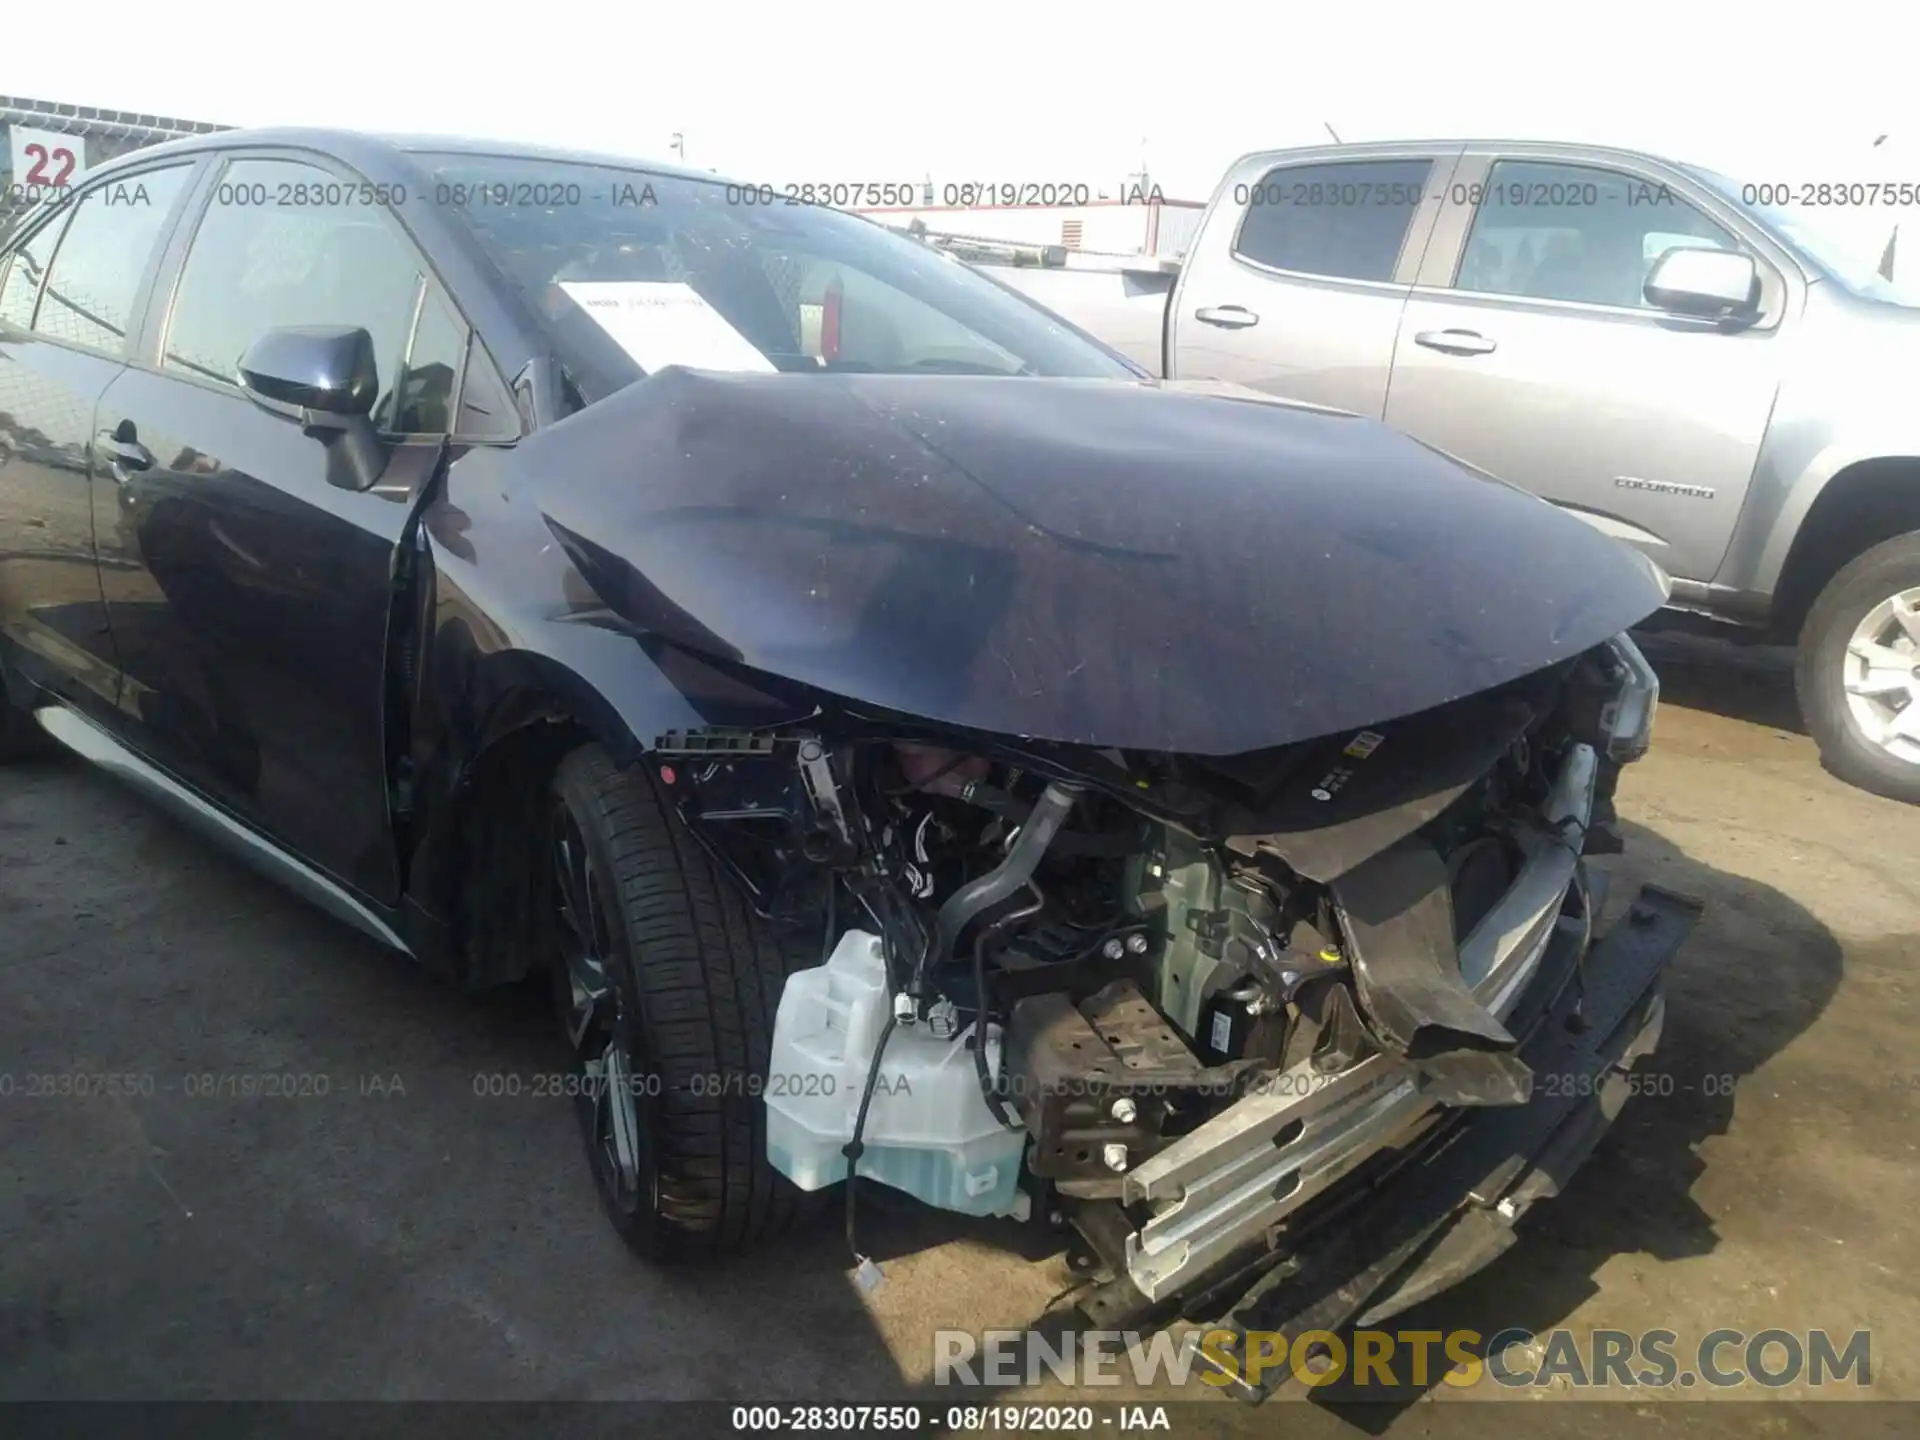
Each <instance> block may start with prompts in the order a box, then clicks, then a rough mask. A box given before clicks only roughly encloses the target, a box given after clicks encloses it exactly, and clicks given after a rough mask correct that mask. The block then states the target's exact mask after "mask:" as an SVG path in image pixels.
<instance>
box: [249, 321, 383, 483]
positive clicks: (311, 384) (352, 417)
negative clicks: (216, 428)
mask: <svg viewBox="0 0 1920 1440" xmlns="http://www.w3.org/2000/svg"><path fill="white" fill-rule="evenodd" d="M240 383H241V385H242V387H243V388H244V389H245V390H246V392H247V396H248V398H249V399H251V400H252V401H253V402H254V403H255V404H257V405H260V406H262V407H263V408H265V409H267V410H271V411H273V412H274V413H275V414H276V415H284V416H286V417H287V418H288V419H290V420H295V421H298V422H299V425H300V428H301V430H302V431H304V432H305V433H306V434H308V435H310V436H312V437H313V438H314V439H316V440H318V441H320V442H321V444H323V445H324V446H326V449H327V483H328V484H330V485H337V486H339V487H340V488H341V489H342V490H367V489H371V488H372V487H373V486H374V485H375V484H377V483H378V482H379V479H380V476H381V474H382V472H384V471H385V470H386V468H387V448H386V446H385V445H383V444H382V443H381V442H380V438H379V436H378V435H376V434H375V433H374V429H373V422H372V421H371V420H370V419H369V418H368V416H369V415H370V414H371V413H372V410H373V405H374V400H375V399H376V398H377V397H378V395H379V393H380V371H379V365H378V363H377V362H376V360H375V358H374V353H373V337H372V336H371V335H369V334H368V333H367V332H366V331H365V330H362V329H359V328H357V327H347V326H342V325H289V326H283V327H282V328H280V329H278V330H269V331H267V333H266V334H264V335H262V336H261V337H260V338H259V339H258V340H256V341H254V342H253V344H251V345H249V346H248V347H247V353H246V354H245V355H243V356H241V358H240Z"/></svg>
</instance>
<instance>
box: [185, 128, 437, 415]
mask: <svg viewBox="0 0 1920 1440" xmlns="http://www.w3.org/2000/svg"><path fill="white" fill-rule="evenodd" d="M293 187H300V188H299V189H298V190H297V191H296V190H295V189H294V188H293ZM292 193H300V194H314V193H318V194H319V195H321V196H322V197H323V198H324V197H326V196H329V195H338V196H339V197H340V203H338V204H334V205H318V204H315V205H276V204H274V203H273V201H274V199H275V197H276V196H279V195H282V194H292ZM354 193H355V187H353V186H350V185H342V184H341V183H340V182H339V181H338V180H337V179H336V178H335V177H334V176H332V175H330V174H328V173H327V172H326V171H324V170H320V169H317V168H315V167H314V166H311V165H304V164H301V163H299V162H297V161H291V160H236V161H234V162H233V163H232V164H231V165H229V166H228V167H227V169H226V171H225V172H224V173H223V174H222V175H221V177H220V181H219V183H218V184H217V185H216V186H215V187H214V191H213V194H212V196H211V197H210V198H209V200H208V202H207V209H206V213H205V214H204V215H203V216H202V217H201V220H200V225H199V228H198V229H197V230H196V231H195V232H194V237H193V244H192V246H191V247H190V248H189V249H188V251H187V260H186V264H185V266H184V267H183V268H182V270H181V273H180V283H179V286H178V288H177V289H176V290H175V292H174V297H173V314H172V318H171V319H170V320H169V322H168V325H167V339H166V344H165V346H164V347H163V351H162V355H163V359H162V363H163V364H164V365H165V366H166V367H167V368H168V369H174V370H184V371H189V372H191V373H193V374H197V375H202V376H205V377H206V378H208V379H212V380H218V381H220V382H221V383H222V384H227V385H234V384H237V383H238V377H239V365H240V357H241V356H242V355H244V354H245V353H246V352H247V348H248V347H249V346H250V345H252V344H253V342H254V341H255V340H257V339H259V338H260V337H261V336H262V335H264V334H265V333H266V332H267V331H269V330H274V329H278V328H280V327H282V326H288V325H351V326H358V327H359V328H361V329H364V330H366V331H367V332H368V333H369V334H370V335H372V337H373V346H374V356H375V358H376V361H377V363H378V365H379V374H380V393H379V398H378V399H377V400H376V401H375V402H374V418H375V423H376V424H379V423H381V421H383V420H385V421H387V422H388V424H389V425H390V424H391V420H392V417H394V415H395V411H396V406H397V405H398V404H399V403H401V402H402V401H404V403H405V405H406V406H407V407H408V408H409V409H411V410H413V411H414V412H415V413H417V414H420V415H426V414H429V413H431V412H433V411H434V410H435V408H436V407H437V408H438V410H439V411H440V412H442V413H444V411H445V408H446V397H445V396H444V395H442V394H439V393H438V392H437V390H436V387H435V383H434V382H432V381H429V380H423V382H422V384H421V385H420V386H419V387H417V388H416V389H415V391H414V392H413V393H411V394H410V395H407V396H398V395H396V386H395V381H396V380H397V378H398V377H399V375H400V372H401V368H402V365H403V362H404V360H405V356H406V353H407V342H408V339H409V337H410V336H411V335H412V333H413V322H414V314H415V310H416V308H417V305H418V298H419V289H420V284H421V276H420V271H419V267H418V265H417V264H416V263H415V261H414V258H413V253H412V251H411V249H410V248H409V247H408V246H407V244H406V243H405V242H404V241H403V240H402V239H401V237H400V236H399V235H398V234H397V233H396V232H395V230H394V227H393V223H392V222H391V221H390V220H388V219H387V218H386V216H384V215H383V214H382V213H380V211H378V210H376V209H373V208H371V207H368V206H364V205H355V204H353V203H351V202H352V199H353V196H354ZM448 388H450V387H448Z"/></svg>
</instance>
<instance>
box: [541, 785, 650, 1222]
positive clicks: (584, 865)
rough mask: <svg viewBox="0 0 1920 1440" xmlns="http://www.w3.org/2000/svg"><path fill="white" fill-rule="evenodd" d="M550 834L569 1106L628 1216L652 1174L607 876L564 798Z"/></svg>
mask: <svg viewBox="0 0 1920 1440" xmlns="http://www.w3.org/2000/svg"><path fill="white" fill-rule="evenodd" d="M553 831H554V833H553V847H552V848H553V867H554V895H555V909H556V911H557V919H558V921H559V923H558V925H557V926H556V930H557V933H558V937H559V947H560V962H561V963H560V966H559V968H558V974H557V976H556V980H557V985H558V990H559V994H558V999H559V1003H560V1009H561V1019H562V1021H563V1023H564V1025H565V1027H566V1033H567V1041H568V1043H569V1044H570V1045H571V1046H572V1047H573V1052H574V1058H575V1060H576V1061H577V1063H578V1064H579V1066H580V1074H579V1076H578V1077H577V1078H578V1080H579V1088H578V1090H577V1091H576V1093H575V1095H574V1104H575V1106H576V1108H577V1110H578V1112H579V1116H580V1122H581V1125H582V1127H583V1128H584V1129H585V1131H586V1134H587V1137H588V1148H589V1150H590V1151H591V1153H592V1157H593V1165H594V1170H595V1173H596V1176H597V1178H598V1179H599V1181H600V1184H601V1186H602V1188H603V1189H604V1190H605V1192H606V1194H607V1197H608V1199H609V1200H610V1201H611V1202H612V1203H613V1204H614V1205H615V1206H617V1207H618V1208H619V1209H620V1210H621V1211H623V1212H628V1213H630V1212H631V1211H633V1210H634V1209H635V1208H636V1207H637V1206H639V1205H640V1204H642V1203H651V1200H652V1198H653V1196H652V1189H653V1183H654V1177H653V1166H652V1164H651V1159H652V1157H651V1156H650V1155H649V1154H648V1151H647V1142H646V1131H645V1128H644V1126H643V1125H642V1124H641V1117H640V1109H639V1099H638V1096H639V1094H640V1091H641V1089H642V1088H643V1087H642V1085H641V1083H640V1077H636V1076H635V1075H634V1073H633V1066H632V1062H631V1059H630V1056H631V1055H632V1053H633V1052H632V1048H631V1046H632V1042H633V1038H634V1024H633V1021H634V1018H635V1017H634V1016H633V1015H632V1014H631V1011H630V1007H629V1006H628V1004H627V1003H626V1001H625V999H624V998H623V996H622V993H621V987H620V985H619V982H618V981H617V979H616V978H615V976H614V971H613V954H614V948H613V938H612V931H611V927H610V922H609V910H608V906H607V904H606V900H605V893H606V886H607V883H608V877H606V876H603V875H602V874H601V873H600V870H599V867H598V866H597V865H596V864H595V863H594V859H593V852H592V851H591V850H590V849H589V848H588V846H587V842H586V837H585V836H584V835H583V834H582V833H581V830H580V824H579V821H577V820H576V819H575V818H574V816H573V812H572V810H571V809H569V808H568V807H567V805H565V804H564V803H561V804H559V805H557V806H556V807H555V815H554V827H553Z"/></svg>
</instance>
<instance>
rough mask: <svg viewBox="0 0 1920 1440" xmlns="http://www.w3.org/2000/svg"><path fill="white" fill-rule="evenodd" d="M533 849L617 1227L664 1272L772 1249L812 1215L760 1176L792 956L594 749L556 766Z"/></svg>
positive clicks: (577, 1068)
mask: <svg viewBox="0 0 1920 1440" xmlns="http://www.w3.org/2000/svg"><path fill="white" fill-rule="evenodd" d="M547 832H548V833H547V840H546V853H547V857H548V860H547V867H548V871H549V872H550V874H551V876H552V882H551V884H550V886H549V903H548V913H549V914H550V915H551V916H553V925H554V935H555V946H554V948H555V951H556V953H555V955H554V991H555V999H556V1002H557V1004H558V1007H559V1009H560V1016H561V1025H562V1032H563V1034H564V1035H565V1036H566V1039H567V1042H568V1044H569V1046H570V1047H571V1050H572V1053H573V1062H574V1081H575V1084H574V1087H573V1088H574V1089H575V1090H576V1091H577V1093H576V1094H575V1097H574V1104H575V1109H576V1111H577V1113H578V1115H579V1119H580V1123H581V1129H582V1134H583V1137H584V1139H585V1140H586V1144H587V1152H588V1158H589V1160H590V1162H591V1164H592V1167H593V1177H594V1185H595V1187H596V1189H597V1190H598V1191H599V1193H600V1200H601V1204H602V1207H603V1208H604V1209H605V1210H606V1212H607V1215H608V1217H609V1218H610V1219H611V1220H612V1221H613V1224H614V1228H615V1229H617V1230H618V1231H619V1232H620V1234H621V1237H622V1238H623V1239H625V1240H626V1242H627V1243H628V1245H630V1246H631V1247H632V1248H633V1249H634V1250H635V1251H637V1252H638V1253H639V1254H641V1255H643V1256H645V1257H647V1258H648V1259H652V1260H666V1261H687V1260H701V1259H707V1258H711V1257H715V1256H719V1255H723V1254H727V1253H730V1252H733V1251H737V1250H740V1249H743V1248H745V1247H747V1246H749V1245H751V1244H753V1243H755V1242H756V1241H760V1240H764V1239H767V1238H769V1237H771V1236H773V1235H775V1234H778V1233H780V1232H781V1231H783V1230H785V1229H786V1228H787V1227H788V1226H790V1225H791V1224H792V1223H793V1221H794V1220H795V1219H796V1218H798V1217H799V1216H800V1215H801V1213H802V1212H803V1211H805V1210H808V1209H811V1208H812V1207H810V1206H807V1205H806V1204H805V1203H804V1202H805V1200H806V1197H805V1196H804V1195H803V1194H802V1192H801V1191H800V1190H799V1189H797V1188H796V1187H795V1186H794V1185H793V1184H792V1182H790V1181H789V1180H787V1178H786V1177H785V1176H783V1175H781V1174H780V1173H779V1172H778V1171H776V1170H775V1169H774V1168H773V1167H772V1166H771V1165H770V1164H769V1163H768V1162H767V1137H766V1108H765V1102H764V1100H763V1099H762V1098H761V1087H762V1083H763V1082H764V1080H765V1078H766V1075H767V1069H768V1063H769V1058H770V1051H771V1047H772V1040H773V1020H774V1014H775V1011H776V1010H777V1009H778V1007H779V1003H780V992H781V990H782V988H783V987H784V985H785V983H786V977H787V975H788V974H789V973H790V972H791V971H792V970H793V969H797V968H800V967H799V964H796V963H794V962H795V961H797V960H800V955H799V954H798V953H797V950H798V947H796V946H794V945H790V944H784V943H783V937H782V935H781V934H780V932H778V931H777V930H776V929H775V928H774V927H773V926H771V925H770V924H768V923H767V922H766V921H764V920H762V919H761V918H760V917H759V916H757V915H756V914H754V913H753V911H752V910H751V909H750V908H749V907H748V905H747V904H746V901H745V899H744V897H743V896H742V895H741V894H740V893H739V891H738V889H737V888H736V887H735V885H734V884H733V883H732V882H731V881H730V880H729V879H727V877H725V876H724V875H722V874H721V873H720V872H719V871H718V869H717V868H716V866H715V864H714V862H713V861H712V859H711V858H710V857H709V856H708V854H707V852H706V850H705V849H703V848H702V847H701V846H700V844H699V843H698V842H697V841H696V840H695V839H694V838H693V837H692V836H691V835H690V834H689V833H688V832H687V830H686V827H685V826H684V825H683V824H682V823H681V821H680V819H679V817H678V816H677V815H676V814H674V813H673V811H672V809H671V807H670V806H669V805H668V804H666V803H665V802H664V801H663V799H662V797H661V795H660V794H659V792H658V791H657V790H656V788H655V782H654V780H653V778H652V776H651V775H650V774H649V773H648V772H647V771H646V769H645V768H644V767H635V768H633V769H629V770H621V769H619V768H618V767H616V766H615V765H614V763H613V761H612V758H611V757H610V756H609V755H608V754H607V752H606V751H605V750H604V749H603V748H601V747H600V746H598V745H587V746H583V747H582V748H580V749H578V750H575V751H574V752H573V753H572V754H570V755H569V756H567V758H566V759H565V760H564V761H562V762H561V764H560V767H559V770H558V772H557V773H556V775H555V777H554V780H553V785H552V790H551V796H550V801H549V806H548V826H547ZM809 948H810V947H809ZM596 950H597V951H598V954H597V955H595V954H592V953H590V952H592V951H596ZM815 958H817V957H815ZM595 962H597V968H596V963H595ZM802 963H804V962H802ZM623 1095H624V1096H626V1097H629V1099H630V1113H629V1114H628V1115H627V1116H626V1117H624V1118H623V1117H622V1116H621V1115H620V1113H619V1108H620V1100H621V1097H622V1096H623Z"/></svg>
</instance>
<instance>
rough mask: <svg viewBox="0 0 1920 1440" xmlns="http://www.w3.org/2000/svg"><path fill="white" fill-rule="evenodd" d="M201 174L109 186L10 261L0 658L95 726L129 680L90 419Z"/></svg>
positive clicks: (171, 170) (0, 505)
mask: <svg viewBox="0 0 1920 1440" xmlns="http://www.w3.org/2000/svg"><path fill="white" fill-rule="evenodd" d="M193 169H194V166H193V163H192V162H191V161H187V162H182V161H177V160H176V161H174V162H172V163H170V164H166V165H162V166H157V167H154V168H151V169H145V170H140V171H132V172H122V173H121V174H120V175H117V176H116V177H115V178H113V179H111V180H107V179H103V180H101V181H99V182H97V183H95V184H94V185H92V186H91V187H89V188H88V189H87V190H85V191H83V192H81V193H80V194H79V195H78V196H77V197H76V198H75V199H74V200H73V201H72V202H71V203H69V204H66V205H64V206H62V207H61V209H60V210H59V211H57V212H55V213H52V214H50V215H48V216H47V217H45V218H44V219H43V220H41V221H39V222H37V223H35V224H33V225H32V226H31V227H30V228H29V229H28V230H27V231H26V232H25V233H23V235H22V236H21V237H20V239H19V241H18V243H17V245H16V246H15V247H14V249H13V252H12V254H11V257H10V258H7V259H0V272H3V278H0V647H4V650H5V656H4V659H5V663H6V664H7V665H8V666H9V667H10V668H12V669H14V670H15V671H16V672H17V673H18V674H20V675H21V676H22V677H24V678H25V679H27V680H29V681H31V682H32V683H34V684H35V685H37V686H38V687H40V688H41V689H42V690H45V691H47V692H49V693H51V694H53V695H57V696H59V697H61V698H62V699H63V700H65V701H66V702H67V703H68V704H70V705H72V706H73V707H74V708H75V709H77V710H80V711H81V712H83V713H86V714H89V715H91V716H93V717H94V718H95V719H96V720H105V719H108V718H110V716H111V714H112V712H113V708H114V705H115V703H116V700H117V698H118V684H119V667H118V661H117V657H116V656H115V654H114V651H113V645H112V636H111V634H110V633H109V631H108V628H107V623H106V614H105V611H104V609H103V607H102V604H101V599H100V582H99V577H98V575H97V574H96V573H95V568H94V544H93V516H92V500H91V496H90V491H91V488H92V486H93V485H94V484H96V483H104V482H102V481H100V479H99V477H98V476H96V475H95V474H94V473H93V472H92V467H91V450H92V446H91V441H92V436H93V433H94V412H95V408H96V406H97V404H98V402H99V399H100V396H101V395H102V394H103V393H105V391H106V389H107V387H108V385H110V384H111V383H112V381H113V379H114V377H115V376H116V375H118V374H119V373H120V372H121V370H122V368H123V367H124V365H125V359H126V352H127V346H128V344H129V339H130V330H131V329H132V328H133V319H134V317H135V316H137V315H138V314H139V313H140V309H141V304H142V297H143V292H144V291H145V289H146V287H147V286H148V285H149V283H150V276H151V271H152V269H153V266H154V262H155V261H156V260H157V259H158V252H159V249H160V240H161V238H162V237H163V236H164V235H165V234H166V232H167V230H168V228H169V226H170V224H171V222H172V216H173V212H174V210H175V208H176V206H177V205H179V204H180V203H181V202H183V201H184V199H185V197H186V193H187V191H188V189H189V188H190V187H189V185H188V179H189V177H190V176H191V175H192V173H193Z"/></svg>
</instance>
